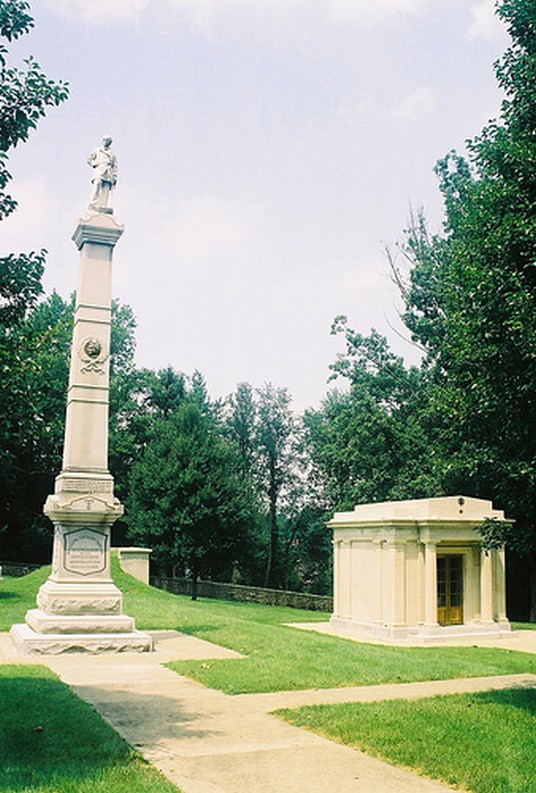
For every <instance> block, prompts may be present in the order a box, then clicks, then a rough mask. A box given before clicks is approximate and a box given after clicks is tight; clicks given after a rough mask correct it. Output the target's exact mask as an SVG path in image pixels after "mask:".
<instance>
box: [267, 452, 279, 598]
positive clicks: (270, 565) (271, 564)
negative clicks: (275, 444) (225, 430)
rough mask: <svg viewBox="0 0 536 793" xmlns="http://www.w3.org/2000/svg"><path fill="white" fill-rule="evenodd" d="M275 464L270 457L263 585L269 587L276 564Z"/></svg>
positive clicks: (272, 582) (276, 489) (272, 583)
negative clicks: (266, 540)
mask: <svg viewBox="0 0 536 793" xmlns="http://www.w3.org/2000/svg"><path fill="white" fill-rule="evenodd" d="M276 477H277V471H276V464H275V458H274V457H270V484H269V489H268V499H269V502H270V537H269V539H268V559H267V562H266V574H265V576H264V586H265V587H270V586H273V585H274V581H273V579H274V571H275V566H276V556H277V540H278V528H277V491H278V488H277V484H276Z"/></svg>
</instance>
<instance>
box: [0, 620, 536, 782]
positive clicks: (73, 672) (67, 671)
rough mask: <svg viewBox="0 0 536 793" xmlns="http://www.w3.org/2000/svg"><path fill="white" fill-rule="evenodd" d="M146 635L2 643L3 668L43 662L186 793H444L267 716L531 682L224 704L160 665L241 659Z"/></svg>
mask: <svg viewBox="0 0 536 793" xmlns="http://www.w3.org/2000/svg"><path fill="white" fill-rule="evenodd" d="M152 635H153V637H154V638H155V640H156V645H157V649H156V652H154V653H143V654H139V655H133V654H119V655H102V656H97V657H95V656H92V657H91V658H88V657H87V656H85V655H69V656H56V657H51V656H47V657H42V658H35V657H34V658H30V659H29V658H26V659H21V658H17V657H16V656H15V655H14V653H13V651H12V649H10V647H9V645H8V639H7V636H6V635H3V636H0V662H3V663H21V662H22V663H41V664H46V665H47V666H48V667H50V668H51V669H52V670H53V671H55V672H56V673H57V674H58V675H59V676H60V678H61V679H62V680H63V681H64V682H65V683H67V684H68V685H69V686H71V687H72V688H73V690H74V691H75V692H76V693H77V694H78V695H79V696H80V697H81V698H82V699H84V700H85V701H86V702H89V703H90V704H92V705H93V706H94V707H95V708H96V710H97V711H98V712H99V713H101V715H102V716H103V717H104V718H105V719H106V720H107V721H108V722H109V723H110V724H111V725H112V727H114V729H115V730H116V731H117V732H118V733H119V734H120V735H121V736H122V737H123V738H124V739H125V740H126V741H127V742H128V743H129V744H131V745H132V746H133V747H135V748H136V749H137V750H138V751H139V752H140V753H141V754H142V755H143V756H144V757H145V759H146V760H147V761H148V762H150V763H152V764H153V765H154V766H155V767H156V768H158V769H159V770H160V771H162V772H163V773H164V774H165V775H166V776H167V777H168V778H169V779H170V780H171V781H172V782H174V783H175V784H176V785H177V786H178V787H179V788H180V789H181V790H182V791H183V793H333V791H334V790H336V791H337V793H372V792H373V793H440V792H441V791H448V790H451V788H450V787H448V786H447V785H444V784H442V783H439V782H434V781H432V780H429V779H425V778H423V777H419V776H417V775H416V774H414V773H412V772H410V771H407V770H405V769H402V768H397V767H395V766H391V765H389V764H387V763H384V762H382V761H380V760H377V759H375V758H372V757H369V756H368V755H365V754H364V753H362V752H359V751H357V750H355V749H352V748H350V747H347V746H342V745H340V744H337V743H334V742H332V741H329V740H327V739H325V738H322V737H320V736H318V735H315V734H313V733H310V732H307V731H305V730H302V729H299V728H298V727H294V726H292V725H290V724H287V723H285V722H283V721H280V720H279V719H277V718H276V717H274V716H272V715H270V713H269V711H270V710H273V709H274V708H278V707H298V706H299V705H305V704H319V703H321V702H344V701H372V700H373V699H385V698H395V697H410V696H430V695H433V694H437V693H454V692H456V691H484V690H490V689H494V688H505V687H508V688H510V687H513V686H529V685H535V684H536V676H535V675H508V676H504V677H503V676H500V677H493V678H470V679H464V680H447V681H426V682H423V683H400V684H391V685H384V686H365V687H351V688H343V689H315V690H312V691H292V692H277V693H275V694H241V695H236V696H230V695H227V694H223V693H222V692H220V691H216V690H213V689H208V688H205V687H204V686H203V685H201V684H200V683H197V682H194V681H191V680H188V679H187V678H185V677H181V676H180V675H177V674H175V673H174V672H172V671H171V670H170V669H167V668H166V667H164V666H162V664H163V663H165V662H166V661H169V660H173V659H175V660H179V659H187V658H197V659H200V658H235V657H237V655H238V654H237V653H234V652H232V651H230V650H227V649H225V648H223V647H218V646H216V645H212V644H210V643H209V642H205V641H202V640H200V639H197V638H195V637H192V636H185V635H184V634H179V633H177V632H175V631H160V632H155V633H153V634H152ZM501 646H502V645H501Z"/></svg>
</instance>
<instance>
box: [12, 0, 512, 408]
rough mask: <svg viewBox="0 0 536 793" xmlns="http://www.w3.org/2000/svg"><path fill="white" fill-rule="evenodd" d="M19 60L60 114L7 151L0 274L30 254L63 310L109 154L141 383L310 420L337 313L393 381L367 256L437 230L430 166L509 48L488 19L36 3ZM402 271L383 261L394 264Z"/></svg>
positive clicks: (441, 10)
mask: <svg viewBox="0 0 536 793" xmlns="http://www.w3.org/2000/svg"><path fill="white" fill-rule="evenodd" d="M31 9H32V14H33V16H34V19H35V28H34V30H33V31H32V32H31V33H30V34H29V35H26V36H23V37H22V38H21V39H20V40H19V41H18V42H16V43H15V44H12V45H10V46H9V50H10V63H11V64H12V65H18V64H20V62H21V59H22V58H24V57H27V56H28V55H29V54H32V55H34V57H35V58H36V59H37V61H38V62H39V64H40V65H41V67H42V69H43V70H44V72H45V74H46V75H47V77H49V78H52V79H55V80H59V79H62V80H66V81H68V82H69V84H70V91H71V94H70V98H69V100H68V101H67V102H65V103H64V104H63V105H61V106H60V107H59V108H53V109H51V110H50V111H49V113H48V115H47V117H46V119H44V120H42V121H41V122H40V123H39V126H38V128H37V129H36V130H34V131H33V132H32V134H31V136H30V138H29V140H28V142H27V143H25V144H21V145H19V146H18V147H17V148H16V149H15V150H13V151H12V154H11V158H10V171H11V173H12V175H13V181H12V183H11V192H12V194H13V195H14V197H15V198H16V199H17V200H18V202H19V209H18V210H17V212H16V213H15V214H14V215H12V216H11V217H10V218H8V219H6V220H5V221H3V222H2V225H1V227H0V255H2V254H4V253H7V252H19V251H29V250H36V249H41V248H46V249H47V251H48V259H47V266H46V273H45V277H44V286H45V289H46V292H47V294H49V293H50V292H51V291H52V290H56V291H57V292H59V293H60V294H61V295H62V296H63V297H65V298H68V297H69V295H70V294H71V292H72V291H73V290H74V289H75V288H76V278H77V263H78V253H77V251H76V249H75V247H74V244H73V242H72V241H71V234H72V232H73V230H74V227H75V226H76V223H77V220H78V218H80V217H81V216H82V215H83V214H84V213H85V211H86V209H87V203H88V201H89V196H90V178H91V172H90V169H89V167H88V165H87V163H86V158H87V156H88V154H89V153H90V152H91V150H92V149H93V148H95V147H96V146H97V145H98V144H99V142H100V140H101V138H102V136H103V135H105V134H109V135H111V136H112V138H113V140H114V144H113V148H114V151H115V153H116V155H117V158H118V162H119V182H118V185H117V188H116V190H115V191H114V196H113V203H114V208H115V214H116V217H117V219H118V220H119V222H121V223H123V224H124V226H125V233H124V235H123V237H122V238H121V240H120V241H119V242H118V244H117V247H116V249H115V253H114V285H113V295H114V297H115V298H117V299H118V300H119V301H120V302H121V303H127V304H128V305H130V306H131V307H132V309H133V311H134V313H135V315H136V318H137V323H138V327H137V333H136V336H137V353H136V361H137V364H138V365H139V366H147V367H151V368H153V369H160V368H163V367H166V366H172V367H174V368H175V369H176V370H178V371H182V372H185V373H186V374H188V375H190V374H192V373H193V371H194V370H196V369H197V370H199V371H201V372H202V373H203V375H204V376H205V378H206V381H207V385H208V389H209V393H210V394H211V396H212V397H214V398H219V397H224V396H226V395H227V394H229V393H231V392H232V391H234V390H235V388H236V386H237V384H238V383H240V382H244V381H248V382H250V383H251V384H252V385H253V386H255V387H260V386H262V384H263V383H265V382H271V383H273V384H274V385H276V386H279V387H285V388H288V390H289V391H290V393H291V394H292V396H293V397H294V405H295V408H296V409H297V410H303V409H304V408H306V407H317V406H318V405H319V404H320V401H321V399H322V398H323V396H324V395H325V394H326V391H327V390H328V388H329V387H330V386H329V385H328V383H327V380H328V377H329V374H330V370H329V365H330V363H332V362H333V361H334V360H335V358H336V356H337V354H338V353H340V352H342V351H343V349H344V343H343V339H342V338H341V337H334V336H332V335H331V334H330V328H331V324H332V322H333V319H334V318H335V317H336V316H338V315H340V314H345V315H346V316H347V317H348V323H349V325H350V327H352V328H354V329H355V330H356V331H359V332H361V333H364V334H366V333H369V332H370V330H371V329H372V328H375V329H376V330H378V331H379V332H380V333H382V334H384V335H386V336H387V337H388V338H389V340H390V342H391V346H392V348H393V350H394V351H395V352H396V353H397V354H399V355H402V356H404V358H405V359H406V360H407V361H408V362H409V363H413V362H415V361H417V360H418V353H417V351H416V349H415V348H414V347H413V346H412V345H411V343H410V342H409V341H408V340H406V339H405V338H404V337H407V335H408V334H407V332H406V331H405V329H404V327H403V325H402V324H401V322H400V319H399V312H400V310H401V301H400V298H399V296H398V295H397V291H396V288H395V287H394V285H393V284H392V283H391V281H390V278H389V265H388V259H387V256H386V252H385V251H386V248H388V249H389V250H391V252H392V253H393V254H395V255H396V249H397V248H396V246H397V244H400V243H402V242H403V239H404V229H405V228H407V226H408V222H409V217H410V212H411V211H413V212H416V211H419V210H420V209H421V208H422V209H423V210H424V212H425V214H426V216H427V218H428V222H429V226H430V229H431V230H432V231H434V232H439V231H440V230H441V224H442V217H443V209H442V204H441V196H440V194H439V191H438V186H437V179H436V176H435V174H434V165H435V163H436V162H437V160H438V159H439V158H441V157H443V156H444V155H446V154H447V152H449V151H450V150H451V149H456V150H457V151H459V152H461V153H463V151H464V145H465V141H466V140H467V139H468V138H471V137H473V136H475V135H477V134H478V133H479V132H480V130H481V129H482V127H483V126H484V125H485V124H486V123H487V122H488V121H489V120H490V119H492V118H494V117H496V116H497V114H498V112H499V108H500V102H501V98H502V97H501V94H500V92H499V89H498V88H497V86H496V81H495V77H494V73H493V63H494V61H495V60H496V59H497V58H498V57H500V56H501V54H502V53H503V52H504V50H505V49H506V47H507V46H508V42H509V39H508V36H507V33H506V30H505V28H504V25H503V24H502V23H501V22H500V21H499V20H498V19H497V18H496V17H495V16H494V2H493V0H448V2H447V1H446V0H33V2H31ZM401 263H402V262H401Z"/></svg>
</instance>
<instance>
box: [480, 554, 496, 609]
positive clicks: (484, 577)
mask: <svg viewBox="0 0 536 793" xmlns="http://www.w3.org/2000/svg"><path fill="white" fill-rule="evenodd" d="M480 622H481V623H484V624H485V623H490V622H493V560H492V558H491V552H490V551H488V552H486V551H484V550H483V551H481V554H480Z"/></svg>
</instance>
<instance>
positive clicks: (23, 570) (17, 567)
mask: <svg viewBox="0 0 536 793" xmlns="http://www.w3.org/2000/svg"><path fill="white" fill-rule="evenodd" d="M42 566H43V565H40V564H22V563H21V562H0V568H2V575H10V576H13V578H20V577H21V576H23V575H28V573H32V572H33V571H34V570H38V569H39V568H40V567H42Z"/></svg>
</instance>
